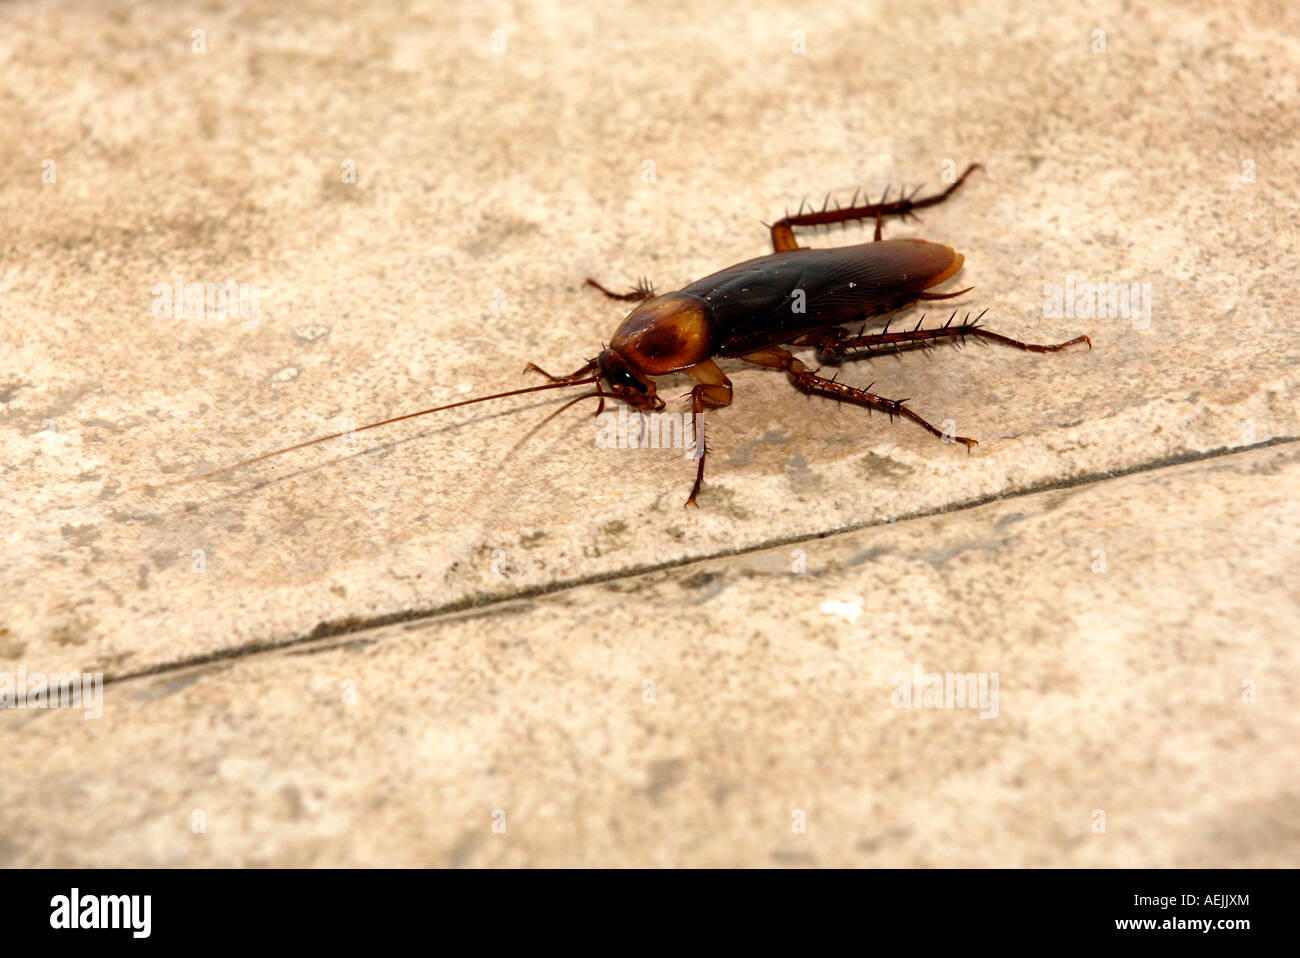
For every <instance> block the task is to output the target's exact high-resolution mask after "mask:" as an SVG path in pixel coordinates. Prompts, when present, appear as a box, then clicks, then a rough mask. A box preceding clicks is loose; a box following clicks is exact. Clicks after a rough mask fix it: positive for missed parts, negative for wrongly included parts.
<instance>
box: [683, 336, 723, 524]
mask: <svg viewBox="0 0 1300 958" xmlns="http://www.w3.org/2000/svg"><path fill="white" fill-rule="evenodd" d="M685 372H686V374H687V375H688V376H691V377H692V378H693V379H695V380H696V381H697V382H698V383H699V385H698V386H695V387H694V388H692V389H691V416H692V418H693V420H694V424H695V457H696V458H697V459H699V461H700V464H699V466H698V467H697V468H696V470H695V485H693V486H691V494H690V496H688V497H687V499H686V505H688V506H695V507H696V508H697V509H698V508H699V505H700V504H699V503H698V502H696V501H695V497H696V496H698V495H699V494H700V486H702V485H703V484H704V458H705V457H706V456H707V455H708V452H709V450H708V445H707V444H706V443H705V441H704V410H705V408H706V407H714V408H716V407H719V406H728V405H730V404H731V380H730V379H728V378H727V377H726V376H725V375H723V372H722V370H721V369H719V368H718V365H717V363H715V362H713V361H712V360H709V361H708V362H704V363H700V365H698V366H692V367H691V368H690V369H687V370H685Z"/></svg>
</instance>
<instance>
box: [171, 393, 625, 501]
mask: <svg viewBox="0 0 1300 958" xmlns="http://www.w3.org/2000/svg"><path fill="white" fill-rule="evenodd" d="M598 381H599V377H598V376H592V377H591V378H589V379H574V380H570V381H567V382H561V383H546V384H544V385H541V386H525V387H524V388H523V389H511V390H508V391H507V392H503V393H494V394H493V395H491V396H479V397H477V398H476V399H462V400H461V401H460V402H452V403H447V404H446V405H445V406H434V407H433V408H432V409H421V410H420V411H419V412H408V413H407V414H406V415H404V416H394V417H393V418H392V419H384V420H381V421H379V422H372V423H370V424H369V425H367V426H358V427H357V428H356V429H345V430H344V431H343V432H336V433H333V434H332V435H329V436H321V437H320V438H319V439H308V440H307V441H306V442H300V443H297V444H296V445H293V446H285V447H284V448H283V449H277V450H275V451H274V452H266V453H263V454H262V455H260V456H254V457H253V458H252V459H245V460H244V461H243V462H237V463H235V464H234V465H230V466H222V467H221V468H220V469H213V470H212V471H211V472H205V473H202V474H201V475H197V476H190V477H188V478H186V479H176V480H174V481H172V482H164V483H161V484H160V485H161V486H164V487H165V486H179V485H182V484H184V483H187V482H195V481H196V480H199V479H207V478H208V477H209V476H219V475H221V474H222V473H223V472H232V471H234V470H235V469H242V468H244V467H245V466H251V465H253V463H255V462H261V461H262V460H263V459H270V458H271V457H272V456H282V455H284V454H285V453H286V452H293V451H294V450H295V449H305V448H306V447H308V446H315V445H317V444H318V443H322V442H329V441H330V440H331V439H339V438H341V437H343V436H348V435H351V434H353V433H358V432H365V431H366V430H367V429H378V428H379V427H380V426H387V425H390V424H391V423H395V422H401V421H402V420H403V419H414V418H415V417H416V416H427V415H429V413H433V412H442V411H443V410H444V409H455V408H456V407H457V406H470V405H473V404H474V403H479V402H488V401H489V400H492V399H505V398H506V397H507V396H519V395H521V394H523V393H535V392H541V391H542V390H544V389H566V388H568V387H569V386H584V385H586V384H588V383H594V382H598ZM565 408H568V407H567V406H566V407H565Z"/></svg>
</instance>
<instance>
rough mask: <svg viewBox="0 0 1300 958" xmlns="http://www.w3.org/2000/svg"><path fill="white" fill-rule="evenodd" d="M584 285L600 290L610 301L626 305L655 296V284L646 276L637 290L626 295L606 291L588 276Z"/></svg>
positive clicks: (638, 281) (639, 282)
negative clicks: (613, 300) (615, 300)
mask: <svg viewBox="0 0 1300 958" xmlns="http://www.w3.org/2000/svg"><path fill="white" fill-rule="evenodd" d="M583 285H584V286H594V287H595V288H596V289H598V290H600V291H601V292H602V293H604V294H605V295H606V296H608V297H609V298H610V299H618V300H622V301H623V302H625V303H628V302H636V301H637V300H642V299H652V298H653V297H654V294H655V288H654V284H653V283H651V282H650V280H648V279H646V278H645V277H644V276H643V277H641V278H640V279H639V280H637V284H636V288H635V289H632V290H629V291H628V292H626V293H616V292H614V291H613V290H609V289H606V288H605V287H604V286H601V285H600V283H598V282H596V281H595V280H594V279H592V278H591V277H590V276H588V277H587V279H586V280H584V282H583Z"/></svg>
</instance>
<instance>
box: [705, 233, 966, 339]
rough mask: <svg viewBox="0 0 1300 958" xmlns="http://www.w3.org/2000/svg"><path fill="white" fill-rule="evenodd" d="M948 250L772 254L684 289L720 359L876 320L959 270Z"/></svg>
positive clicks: (913, 247) (876, 247)
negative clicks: (704, 318) (708, 309)
mask: <svg viewBox="0 0 1300 958" xmlns="http://www.w3.org/2000/svg"><path fill="white" fill-rule="evenodd" d="M962 261H963V256H962V254H961V253H958V252H956V251H955V250H953V249H952V248H951V247H948V246H944V245H942V244H940V243H930V242H927V241H926V240H919V239H900V240H883V241H880V242H876V243H863V244H860V245H857V246H839V247H833V248H831V249H795V250H787V251H785V252H781V253H771V254H769V255H767V256H760V257H758V258H757V259H751V260H747V261H745V262H743V263H738V264H736V265H735V266H729V267H727V268H726V269H724V270H721V271H720V272H717V273H714V274H713V275H712V276H706V277H704V278H703V279H700V280H697V281H696V282H694V283H692V284H691V285H689V286H687V287H685V288H684V289H683V290H682V292H683V293H690V294H692V295H694V296H699V297H700V298H701V299H704V300H705V301H706V302H708V303H709V304H710V306H712V308H713V319H714V322H715V324H716V334H717V342H718V347H717V350H716V355H718V356H739V355H743V354H744V353H748V352H752V351H754V350H757V349H762V348H763V347H765V346H774V345H779V344H782V343H789V342H791V341H792V340H794V339H797V338H798V337H799V336H801V335H803V334H805V333H810V332H813V331H814V330H818V329H823V328H826V327H828V326H838V325H841V324H844V323H852V322H856V321H862V320H867V319H870V318H871V317H873V316H882V315H884V314H886V313H890V312H893V311H894V310H896V309H899V308H901V307H903V306H906V305H907V304H908V303H910V302H912V301H914V300H915V299H916V298H917V295H918V294H919V293H921V292H923V291H924V290H926V289H929V288H930V287H931V286H935V285H937V284H939V283H942V282H943V281H944V280H946V279H948V278H949V277H951V276H952V275H953V274H954V273H956V272H957V270H959V269H961V265H962Z"/></svg>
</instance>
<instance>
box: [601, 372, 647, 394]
mask: <svg viewBox="0 0 1300 958" xmlns="http://www.w3.org/2000/svg"><path fill="white" fill-rule="evenodd" d="M609 381H610V382H611V383H613V384H614V385H615V386H631V387H632V388H633V389H635V390H636V391H637V392H642V393H643V392H645V391H646V389H645V383H643V382H641V380H639V379H637V378H636V377H635V376H633V375H632V374H631V373H630V372H628V371H627V367H626V366H624V367H623V368H622V369H619V370H617V371H615V372H614V374H613V375H611V376H610V377H609Z"/></svg>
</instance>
